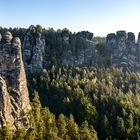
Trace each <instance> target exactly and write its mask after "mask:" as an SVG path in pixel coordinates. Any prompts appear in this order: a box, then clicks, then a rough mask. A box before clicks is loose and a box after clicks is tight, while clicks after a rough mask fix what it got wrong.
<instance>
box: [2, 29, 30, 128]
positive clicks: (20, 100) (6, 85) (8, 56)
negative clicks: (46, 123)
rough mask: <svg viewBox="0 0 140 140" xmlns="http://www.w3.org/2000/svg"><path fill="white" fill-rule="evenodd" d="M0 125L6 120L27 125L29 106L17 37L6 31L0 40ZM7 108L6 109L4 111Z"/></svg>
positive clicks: (16, 125) (20, 125) (19, 44)
mask: <svg viewBox="0 0 140 140" xmlns="http://www.w3.org/2000/svg"><path fill="white" fill-rule="evenodd" d="M0 89H1V91H0V94H1V95H0V101H1V102H0V104H1V106H3V107H1V108H0V113H1V117H0V119H1V122H0V125H5V124H6V123H7V122H8V123H10V124H12V125H13V127H14V128H18V127H22V126H25V127H28V126H29V122H28V118H27V116H26V115H27V113H28V112H29V111H30V109H31V107H30V104H29V97H28V96H29V95H28V89H27V83H26V75H25V70H24V65H23V61H22V54H21V43H20V39H19V38H17V37H16V38H14V39H12V34H11V33H10V32H6V33H5V34H4V35H3V36H2V40H1V42H0ZM5 110H7V111H5Z"/></svg>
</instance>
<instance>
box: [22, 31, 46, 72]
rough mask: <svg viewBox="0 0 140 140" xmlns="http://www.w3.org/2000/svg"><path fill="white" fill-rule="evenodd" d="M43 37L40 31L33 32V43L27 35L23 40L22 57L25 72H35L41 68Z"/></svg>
mask: <svg viewBox="0 0 140 140" xmlns="http://www.w3.org/2000/svg"><path fill="white" fill-rule="evenodd" d="M44 47H45V39H44V37H43V35H42V34H41V33H34V43H32V42H30V37H29V36H28V35H27V36H25V37H24V41H23V59H24V65H25V69H26V71H27V72H29V73H32V72H37V71H40V70H42V69H43V55H44V53H45V52H44Z"/></svg>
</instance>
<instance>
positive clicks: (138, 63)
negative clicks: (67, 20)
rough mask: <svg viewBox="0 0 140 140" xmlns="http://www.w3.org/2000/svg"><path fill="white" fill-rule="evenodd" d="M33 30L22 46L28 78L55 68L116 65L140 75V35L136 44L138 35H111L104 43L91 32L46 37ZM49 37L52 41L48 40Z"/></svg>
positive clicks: (122, 33)
mask: <svg viewBox="0 0 140 140" xmlns="http://www.w3.org/2000/svg"><path fill="white" fill-rule="evenodd" d="M30 30H31V32H30V33H29V34H28V32H27V33H26V36H25V37H24V40H23V42H22V44H23V45H22V46H23V48H22V51H23V60H24V65H25V69H26V72H27V74H28V73H34V72H38V71H41V70H43V69H44V68H47V67H49V66H51V65H55V64H56V65H57V66H64V65H69V66H93V67H98V68H99V67H100V68H106V67H110V66H112V65H113V66H115V67H117V68H120V69H122V70H124V71H130V72H140V34H139V36H138V41H137V42H136V40H135V35H134V33H132V32H128V33H126V32H125V31H117V32H116V34H115V33H110V34H108V35H107V37H106V39H105V38H104V39H103V40H100V39H99V38H98V37H97V39H95V40H94V38H93V33H90V32H88V31H81V32H78V33H76V34H75V33H74V34H72V33H71V32H70V31H69V30H67V29H65V30H62V31H59V32H55V31H52V32H51V31H50V34H48V33H47V32H44V34H43V33H40V32H37V30H36V28H35V27H34V26H33V27H32V28H31V29H30ZM46 34H47V37H48V38H49V39H47V38H45V36H46ZM46 41H47V42H46ZM49 41H50V42H49ZM105 41H106V42H105ZM100 43H101V44H100ZM96 45H99V47H100V46H101V47H100V48H99V47H98V48H97V47H95V46H96ZM59 47H60V50H58V49H59ZM101 49H103V50H101ZM47 51H49V52H47ZM100 51H101V52H100ZM51 54H52V55H51Z"/></svg>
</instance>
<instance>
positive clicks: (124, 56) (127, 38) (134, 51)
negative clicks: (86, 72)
mask: <svg viewBox="0 0 140 140" xmlns="http://www.w3.org/2000/svg"><path fill="white" fill-rule="evenodd" d="M139 41H140V39H139V38H138V42H137V43H136V42H135V35H134V34H133V33H131V32H129V33H126V32H125V31H118V32H117V33H116V34H113V33H112V34H108V35H107V38H106V44H107V48H108V53H109V56H110V61H111V65H115V66H116V67H119V68H121V69H123V70H126V71H133V72H137V71H140V60H139V55H140V53H139V50H140V49H139V48H140V44H139Z"/></svg>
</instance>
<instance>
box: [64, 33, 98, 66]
mask: <svg viewBox="0 0 140 140" xmlns="http://www.w3.org/2000/svg"><path fill="white" fill-rule="evenodd" d="M76 36H77V37H80V43H81V44H82V45H83V44H84V43H85V45H83V46H84V47H83V48H81V46H80V44H77V48H75V51H72V50H71V49H70V48H67V50H66V51H64V52H63V55H62V59H61V61H62V63H61V64H62V65H69V66H95V67H96V66H98V61H99V59H100V58H99V56H98V54H97V51H96V50H95V48H94V42H93V40H92V38H93V34H92V33H89V32H85V31H83V32H78V33H77V34H76Z"/></svg>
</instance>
